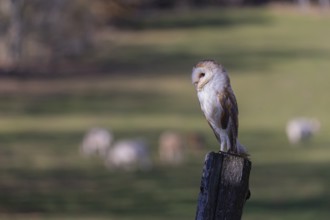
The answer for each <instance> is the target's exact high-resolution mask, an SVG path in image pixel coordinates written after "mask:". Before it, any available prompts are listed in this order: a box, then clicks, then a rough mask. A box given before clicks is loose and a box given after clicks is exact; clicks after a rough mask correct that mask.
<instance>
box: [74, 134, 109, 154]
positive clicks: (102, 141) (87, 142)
mask: <svg viewBox="0 0 330 220" xmlns="http://www.w3.org/2000/svg"><path fill="white" fill-rule="evenodd" d="M112 140H113V135H112V134H111V133H110V132H109V131H108V130H106V129H104V128H92V129H90V130H89V131H88V132H87V133H86V135H85V137H84V139H83V142H82V144H81V146H80V151H81V153H82V154H84V155H86V156H92V155H98V156H100V157H105V156H106V154H107V151H108V149H109V148H110V145H111V142H112Z"/></svg>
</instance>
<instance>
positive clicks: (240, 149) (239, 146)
mask: <svg viewBox="0 0 330 220" xmlns="http://www.w3.org/2000/svg"><path fill="white" fill-rule="evenodd" d="M236 144H237V153H238V154H239V155H241V156H243V157H245V158H248V157H249V156H250V155H249V154H248V152H247V150H246V148H245V147H244V146H243V145H242V144H241V143H240V142H239V141H238V140H236Z"/></svg>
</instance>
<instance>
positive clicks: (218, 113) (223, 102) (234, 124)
mask: <svg viewBox="0 0 330 220" xmlns="http://www.w3.org/2000/svg"><path fill="white" fill-rule="evenodd" d="M192 83H193V85H194V86H195V89H196V91H197V96H198V99H199V103H200V106H201V109H202V111H203V113H204V115H205V117H206V120H207V121H208V123H209V125H210V127H211V128H212V130H213V132H214V134H215V136H216V138H217V140H218V142H219V144H220V151H224V152H231V153H235V154H240V155H242V156H247V152H246V150H245V148H244V147H243V146H242V145H241V144H240V143H239V142H238V139H237V136H238V107H237V102H236V98H235V95H234V92H233V90H232V88H231V85H230V80H229V77H228V75H227V72H226V70H225V69H224V68H223V66H222V65H220V64H218V63H217V62H215V61H213V60H203V61H200V62H198V63H197V64H196V65H195V66H194V67H193V70H192Z"/></svg>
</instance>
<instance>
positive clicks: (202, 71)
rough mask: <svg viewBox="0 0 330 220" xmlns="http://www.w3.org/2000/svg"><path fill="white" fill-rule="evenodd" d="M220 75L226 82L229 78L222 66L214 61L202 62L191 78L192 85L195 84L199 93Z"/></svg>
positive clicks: (194, 69)
mask: <svg viewBox="0 0 330 220" xmlns="http://www.w3.org/2000/svg"><path fill="white" fill-rule="evenodd" d="M219 75H223V76H224V79H226V80H227V78H228V77H227V75H226V71H225V69H224V68H223V67H222V65H220V64H218V63H217V62H216V61H214V60H202V61H200V62H198V63H197V64H196V65H195V66H194V67H193V70H192V76H191V80H192V84H194V86H195V88H196V90H197V91H198V92H199V91H201V90H202V89H203V87H204V86H205V85H206V84H208V83H209V82H210V81H211V80H212V79H213V78H214V76H219Z"/></svg>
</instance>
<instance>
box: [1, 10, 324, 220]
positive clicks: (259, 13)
mask: <svg viewBox="0 0 330 220" xmlns="http://www.w3.org/2000/svg"><path fill="white" fill-rule="evenodd" d="M130 25H133V27H134V28H125V29H121V30H111V31H106V32H103V33H97V36H96V37H97V38H98V42H99V43H98V48H97V50H95V52H94V53H93V54H89V55H88V56H86V57H84V58H83V59H82V60H81V61H80V62H84V63H87V64H89V65H96V66H98V68H99V69H101V70H102V74H94V73H90V74H85V75H84V76H77V75H72V76H65V77H55V78H51V79H48V78H38V77H36V78H25V79H17V78H8V77H3V78H1V79H0V178H1V180H0V189H1V193H0V219H1V220H2V219H3V220H5V219H25V220H39V219H46V220H55V219H82V220H92V219H93V220H103V219H111V220H128V219H134V220H135V219H136V220H148V219H150V220H151V219H152V220H165V219H173V220H188V219H193V218H194V216H195V211H196V205H197V196H198V192H199V183H200V175H201V172H202V164H203V160H204V155H205V153H206V152H207V151H210V150H212V151H216V150H218V145H217V143H216V139H215V138H214V136H213V133H212V131H211V129H210V128H209V127H208V124H207V123H206V121H205V120H204V117H203V115H202V113H201V111H200V107H199V104H198V101H197V97H196V93H195V91H194V89H193V86H192V85H191V82H190V73H191V68H192V66H193V65H194V64H195V63H196V62H197V61H198V60H200V59H205V58H213V59H216V60H218V61H219V62H221V63H222V64H223V65H224V66H225V67H226V69H227V70H228V72H229V74H230V77H231V83H232V87H233V89H234V91H235V93H236V97H237V101H238V105H239V110H240V115H239V122H240V129H239V139H240V142H241V143H242V144H244V145H245V146H246V147H247V149H248V150H249V152H250V154H251V160H252V172H251V176H250V188H251V193H252V196H251V198H250V200H249V201H248V202H247V203H246V206H245V209H244V213H243V219H244V220H252V219H253V220H258V219H260V220H261V219H268V220H293V219H300V220H307V219H329V217H330V209H329V207H330V188H329V186H330V172H329V166H330V140H329V132H330V127H329V126H330V116H329V110H330V102H329V93H330V87H329V82H330V74H329V70H330V62H329V60H330V43H329V36H330V16H329V14H326V13H316V12H311V13H305V14H303V13H299V12H298V11H295V10H279V9H268V8H260V9H235V10H223V11H215V10H201V11H196V12H191V13H188V12H186V13H183V14H180V13H177V12H173V13H170V14H167V13H163V14H159V15H156V14H154V15H152V14H151V15H149V16H147V17H145V18H142V19H141V20H140V21H137V22H136V23H134V24H130ZM295 116H308V117H316V118H318V119H319V120H320V121H321V131H320V133H319V134H317V135H316V136H315V138H314V139H312V140H311V142H310V143H308V144H306V145H304V146H299V147H292V146H290V144H289V142H288V140H287V138H286V136H285V125H286V122H287V120H289V119H290V118H291V117H295ZM94 126H101V127H104V128H107V129H111V130H112V131H113V133H114V135H115V138H118V139H120V138H130V137H140V136H142V137H145V138H146V139H147V140H148V142H149V144H150V146H151V150H152V156H153V161H154V168H153V169H152V170H151V171H148V172H141V171H137V172H128V173H125V172H119V171H118V172H116V171H114V172H111V171H109V170H107V169H106V168H105V167H104V165H103V163H102V161H101V160H99V159H98V158H84V157H82V156H81V155H80V154H79V149H78V148H79V145H80V144H81V141H82V138H83V136H84V134H85V132H86V131H87V130H88V129H89V128H91V127H94ZM164 130H176V131H179V132H181V133H182V134H189V133H190V132H196V131H198V132H200V133H202V134H204V135H205V137H207V149H205V151H204V152H202V153H201V154H200V155H197V156H196V155H189V156H188V159H187V161H186V162H185V163H184V164H182V165H180V166H177V167H171V166H162V165H160V164H159V161H158V154H157V145H158V137H159V135H160V133H161V132H162V131H164Z"/></svg>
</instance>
